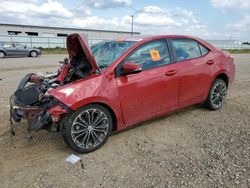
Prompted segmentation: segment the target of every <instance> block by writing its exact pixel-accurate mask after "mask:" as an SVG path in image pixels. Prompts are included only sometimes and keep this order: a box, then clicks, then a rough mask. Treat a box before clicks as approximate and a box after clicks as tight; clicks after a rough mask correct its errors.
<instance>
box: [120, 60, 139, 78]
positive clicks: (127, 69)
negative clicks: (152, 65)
mask: <svg viewBox="0 0 250 188" xmlns="http://www.w3.org/2000/svg"><path fill="white" fill-rule="evenodd" d="M141 71H142V68H141V65H139V64H135V63H132V62H125V63H124V64H123V66H122V72H123V74H125V75H126V74H135V73H139V72H141Z"/></svg>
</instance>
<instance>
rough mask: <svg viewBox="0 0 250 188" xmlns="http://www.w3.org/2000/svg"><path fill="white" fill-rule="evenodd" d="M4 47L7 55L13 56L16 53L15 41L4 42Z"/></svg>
mask: <svg viewBox="0 0 250 188" xmlns="http://www.w3.org/2000/svg"><path fill="white" fill-rule="evenodd" d="M3 48H4V50H5V52H6V55H7V56H12V55H15V54H16V49H15V47H14V45H13V43H4V44H3Z"/></svg>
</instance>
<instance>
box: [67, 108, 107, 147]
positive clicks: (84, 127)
mask: <svg viewBox="0 0 250 188" xmlns="http://www.w3.org/2000/svg"><path fill="white" fill-rule="evenodd" d="M108 132H109V121H108V118H107V116H106V115H105V114H104V113H103V112H102V111H101V110H99V109H87V110H85V111H83V112H81V113H80V114H79V115H78V116H77V117H76V118H75V120H74V122H73V125H72V127H71V137H72V140H73V142H74V143H75V144H76V145H77V146H78V147H80V148H82V149H90V148H93V147H96V146H98V145H100V144H101V143H102V142H103V140H104V139H105V137H106V135H107V134H108Z"/></svg>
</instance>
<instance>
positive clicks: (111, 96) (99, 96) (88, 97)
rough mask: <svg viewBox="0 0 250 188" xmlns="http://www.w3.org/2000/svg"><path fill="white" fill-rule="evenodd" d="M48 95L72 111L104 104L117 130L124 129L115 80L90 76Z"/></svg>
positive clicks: (54, 90)
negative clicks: (111, 114)
mask: <svg viewBox="0 0 250 188" xmlns="http://www.w3.org/2000/svg"><path fill="white" fill-rule="evenodd" d="M48 93H49V94H50V95H52V96H54V97H55V98H57V99H58V100H60V101H61V102H62V103H64V104H65V105H67V106H68V107H70V108H71V109H72V110H74V111H75V110H77V109H79V108H80V107H82V106H85V105H87V104H91V103H101V104H104V105H106V106H108V107H109V108H110V109H112V111H113V113H114V114H115V116H116V120H117V128H118V130H120V129H122V128H125V127H124V122H123V119H122V112H121V107H120V101H119V94H118V90H117V85H116V80H115V78H112V79H107V77H106V76H105V75H102V74H100V75H92V76H90V77H89V78H87V79H80V80H77V81H75V82H72V83H69V84H67V85H64V86H61V87H58V88H56V89H53V90H49V91H48Z"/></svg>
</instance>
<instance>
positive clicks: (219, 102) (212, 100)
mask: <svg viewBox="0 0 250 188" xmlns="http://www.w3.org/2000/svg"><path fill="white" fill-rule="evenodd" d="M226 95H227V84H226V82H225V81H224V80H222V79H220V78H216V79H215V80H214V82H213V84H212V87H211V89H210V91H209V93H208V97H207V100H206V101H205V102H204V106H205V107H207V108H209V109H211V110H218V109H220V108H221V107H222V106H223V104H224V102H225V99H226Z"/></svg>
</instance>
